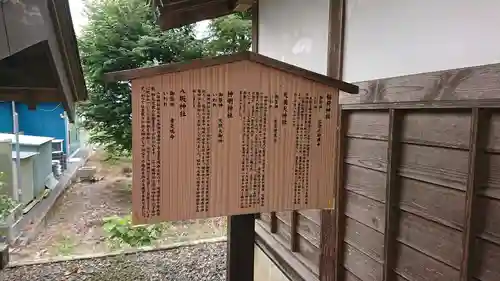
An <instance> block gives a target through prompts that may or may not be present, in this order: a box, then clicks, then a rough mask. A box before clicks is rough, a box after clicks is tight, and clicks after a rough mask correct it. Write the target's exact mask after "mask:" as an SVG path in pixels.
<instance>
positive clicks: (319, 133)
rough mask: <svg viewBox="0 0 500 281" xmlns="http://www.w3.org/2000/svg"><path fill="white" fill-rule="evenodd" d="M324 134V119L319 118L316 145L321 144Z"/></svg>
mask: <svg viewBox="0 0 500 281" xmlns="http://www.w3.org/2000/svg"><path fill="white" fill-rule="evenodd" d="M322 135H323V120H321V119H319V120H318V127H317V129H316V146H320V145H321V136H322Z"/></svg>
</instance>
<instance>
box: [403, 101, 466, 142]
mask: <svg viewBox="0 0 500 281" xmlns="http://www.w3.org/2000/svg"><path fill="white" fill-rule="evenodd" d="M470 122H471V117H470V112H468V111H462V110H460V111H456V110H431V111H429V110H421V111H410V112H408V113H407V114H405V116H404V119H403V128H404V130H403V141H406V142H421V143H423V144H427V145H434V146H442V145H444V146H449V147H456V148H462V149H467V148H468V146H469V142H470V130H469V128H470ZM422 128H425V130H422Z"/></svg>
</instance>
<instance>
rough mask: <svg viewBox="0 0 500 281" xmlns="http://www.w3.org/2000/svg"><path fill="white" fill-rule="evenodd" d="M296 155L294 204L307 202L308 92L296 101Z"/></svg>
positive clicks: (309, 127) (309, 136) (310, 105)
mask: <svg viewBox="0 0 500 281" xmlns="http://www.w3.org/2000/svg"><path fill="white" fill-rule="evenodd" d="M296 105H297V106H296V107H297V108H296V112H297V123H296V139H295V142H296V156H295V184H294V194H293V202H294V204H301V203H302V198H303V199H304V201H303V203H304V204H308V203H309V169H310V155H309V154H310V147H311V121H312V120H311V119H312V99H311V97H310V96H309V94H307V93H306V94H305V96H302V97H301V96H298V97H297V103H296Z"/></svg>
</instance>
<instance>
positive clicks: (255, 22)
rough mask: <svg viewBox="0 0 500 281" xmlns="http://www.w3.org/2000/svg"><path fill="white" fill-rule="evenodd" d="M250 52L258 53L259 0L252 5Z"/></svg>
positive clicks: (255, 0)
mask: <svg viewBox="0 0 500 281" xmlns="http://www.w3.org/2000/svg"><path fill="white" fill-rule="evenodd" d="M252 52H254V53H259V0H254V2H253V5H252Z"/></svg>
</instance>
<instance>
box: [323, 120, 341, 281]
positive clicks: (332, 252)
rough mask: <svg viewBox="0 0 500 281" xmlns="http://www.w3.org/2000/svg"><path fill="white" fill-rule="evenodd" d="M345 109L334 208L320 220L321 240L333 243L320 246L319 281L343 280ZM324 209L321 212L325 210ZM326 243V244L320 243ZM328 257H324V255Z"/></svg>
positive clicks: (338, 149) (338, 147)
mask: <svg viewBox="0 0 500 281" xmlns="http://www.w3.org/2000/svg"><path fill="white" fill-rule="evenodd" d="M347 119H348V112H347V111H340V112H339V115H338V120H339V121H338V122H339V123H338V124H339V125H340V131H339V133H338V134H339V135H338V141H337V181H336V185H337V186H336V194H335V210H333V209H331V210H328V212H330V213H331V216H332V219H329V220H323V219H322V220H321V223H322V225H321V241H331V240H333V241H334V243H333V244H331V243H329V244H330V245H331V246H330V247H325V248H324V247H321V255H322V256H323V257H322V258H321V260H320V268H319V272H320V281H333V280H335V281H343V280H344V275H343V274H344V236H345V203H346V202H345V188H344V157H345V155H344V153H345V149H344V147H345V141H346V127H347V126H346V125H347ZM325 211H326V210H324V211H323V212H325ZM322 245H328V244H326V243H325V244H322ZM327 256H328V257H329V258H325V257H327ZM332 260H333V262H332Z"/></svg>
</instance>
